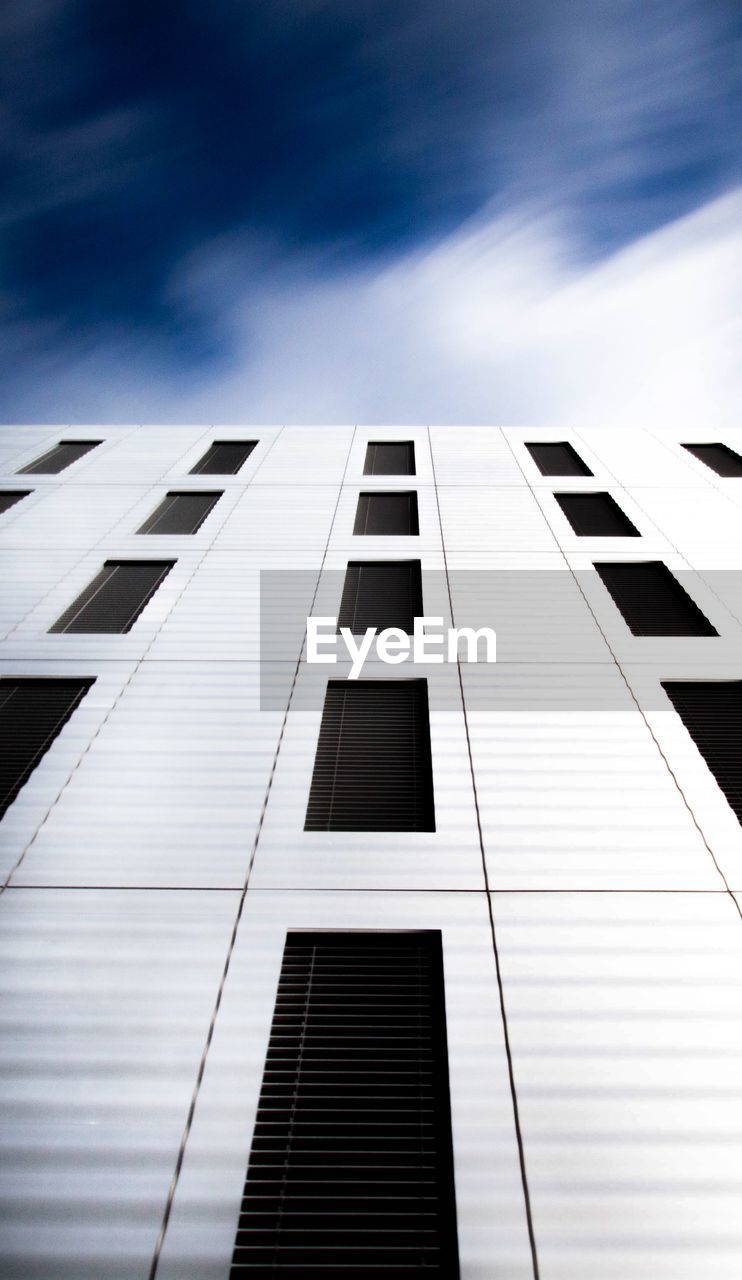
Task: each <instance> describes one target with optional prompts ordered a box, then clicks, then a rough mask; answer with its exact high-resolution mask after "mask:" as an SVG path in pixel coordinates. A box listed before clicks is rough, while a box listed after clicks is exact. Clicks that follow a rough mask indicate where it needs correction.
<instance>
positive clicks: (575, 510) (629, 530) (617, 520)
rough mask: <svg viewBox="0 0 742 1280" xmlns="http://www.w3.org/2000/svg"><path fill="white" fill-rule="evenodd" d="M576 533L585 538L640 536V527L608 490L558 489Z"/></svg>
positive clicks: (562, 506)
mask: <svg viewBox="0 0 742 1280" xmlns="http://www.w3.org/2000/svg"><path fill="white" fill-rule="evenodd" d="M554 497H555V498H556V500H557V502H558V503H559V506H560V507H561V508H562V511H563V512H564V514H565V516H566V517H567V519H568V520H569V523H570V524H571V526H572V528H573V529H574V531H575V533H577V534H579V535H580V537H583V538H590V537H592V538H638V537H640V536H641V535H640V533H639V530H638V529H636V528H635V527H634V525H633V524H632V523H631V521H630V520H629V517H628V516H627V515H624V513H623V511H622V510H621V508H620V507H619V505H618V503H617V502H615V501H614V499H613V498H612V497H611V495H610V494H609V493H555V494H554Z"/></svg>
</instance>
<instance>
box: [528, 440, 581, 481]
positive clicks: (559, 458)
mask: <svg viewBox="0 0 742 1280" xmlns="http://www.w3.org/2000/svg"><path fill="white" fill-rule="evenodd" d="M526 449H527V450H528V452H529V453H530V455H531V457H532V458H533V461H534V462H535V463H536V466H537V467H538V469H539V471H540V472H541V475H542V476H591V475H592V474H593V473H592V471H591V470H590V468H589V467H588V466H587V465H586V464H585V463H584V462H583V461H582V458H581V457H580V455H579V453H577V452H576V451H575V450H574V449H573V448H572V445H571V444H567V443H566V441H564V440H560V441H558V442H555V443H551V442H550V443H549V444H527V445H526Z"/></svg>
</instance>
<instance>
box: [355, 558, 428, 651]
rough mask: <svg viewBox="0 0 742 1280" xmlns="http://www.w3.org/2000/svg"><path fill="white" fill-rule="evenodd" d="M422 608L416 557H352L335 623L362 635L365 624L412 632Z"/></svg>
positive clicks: (378, 627) (420, 577)
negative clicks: (413, 558) (371, 558)
mask: <svg viewBox="0 0 742 1280" xmlns="http://www.w3.org/2000/svg"><path fill="white" fill-rule="evenodd" d="M422 612H423V591H422V575H421V571H420V561H419V560H351V561H349V563H348V568H347V569H346V571H345V583H344V585H343V598H342V601H341V603H340V613H339V616H338V626H341V627H350V629H351V631H352V632H353V634H354V635H362V634H363V632H364V631H365V630H366V628H367V627H376V628H377V629H378V630H379V631H383V630H384V628H385V627H399V629H400V630H401V631H406V632H408V633H411V632H412V628H413V623H414V620H415V618H416V617H420V616H421V615H422Z"/></svg>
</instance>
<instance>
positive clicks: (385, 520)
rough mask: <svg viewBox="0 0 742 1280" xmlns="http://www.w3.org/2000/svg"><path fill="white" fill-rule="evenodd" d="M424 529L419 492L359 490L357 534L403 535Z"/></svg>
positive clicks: (355, 525)
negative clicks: (366, 491) (418, 501)
mask: <svg viewBox="0 0 742 1280" xmlns="http://www.w3.org/2000/svg"><path fill="white" fill-rule="evenodd" d="M419 532H420V526H419V524H418V519H417V494H416V493H415V492H414V491H413V492H411V493H359V495H358V507H357V509H356V522H355V524H354V526H353V533H354V534H369V535H372V536H373V535H374V534H377V535H378V534H382V535H386V534H401V535H402V536H407V535H409V534H416V533H419Z"/></svg>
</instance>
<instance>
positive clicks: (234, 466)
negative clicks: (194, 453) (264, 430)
mask: <svg viewBox="0 0 742 1280" xmlns="http://www.w3.org/2000/svg"><path fill="white" fill-rule="evenodd" d="M257 443H258V442H257V440H215V441H214V443H213V444H212V445H210V446H209V448H208V449H207V450H206V453H205V454H204V456H203V458H201V459H199V461H198V462H197V463H196V465H195V467H191V472H190V474H191V475H192V476H234V475H236V474H237V472H238V471H239V469H240V467H241V466H242V464H243V463H244V462H247V459H248V458H249V457H250V454H251V453H252V451H253V449H254V448H255V446H256V445H257Z"/></svg>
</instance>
